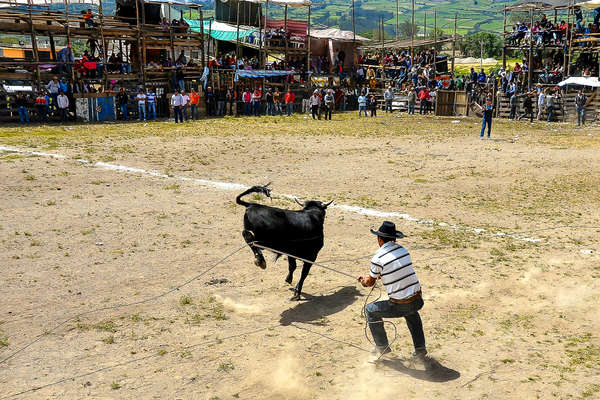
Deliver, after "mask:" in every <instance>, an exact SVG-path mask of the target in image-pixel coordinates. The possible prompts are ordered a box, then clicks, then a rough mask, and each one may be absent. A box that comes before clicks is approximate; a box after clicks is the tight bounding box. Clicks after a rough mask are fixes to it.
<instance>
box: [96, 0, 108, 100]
mask: <svg viewBox="0 0 600 400" xmlns="http://www.w3.org/2000/svg"><path fill="white" fill-rule="evenodd" d="M98 18H99V20H100V41H101V42H102V57H103V58H104V68H103V70H102V75H103V76H102V77H103V78H104V89H106V88H107V87H108V69H107V68H106V66H107V63H108V58H107V54H106V41H105V40H104V26H103V25H104V13H103V11H102V0H99V1H98Z"/></svg>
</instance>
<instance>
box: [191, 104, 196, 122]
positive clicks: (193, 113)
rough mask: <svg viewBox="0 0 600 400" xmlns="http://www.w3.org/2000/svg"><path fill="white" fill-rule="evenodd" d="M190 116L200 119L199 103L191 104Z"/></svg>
mask: <svg viewBox="0 0 600 400" xmlns="http://www.w3.org/2000/svg"><path fill="white" fill-rule="evenodd" d="M190 110H191V112H190V118H191V119H193V120H197V119H198V105H197V104H190Z"/></svg>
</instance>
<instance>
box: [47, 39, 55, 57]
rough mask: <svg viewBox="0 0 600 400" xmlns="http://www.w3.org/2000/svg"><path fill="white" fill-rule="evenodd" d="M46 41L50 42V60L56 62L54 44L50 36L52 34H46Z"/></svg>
mask: <svg viewBox="0 0 600 400" xmlns="http://www.w3.org/2000/svg"><path fill="white" fill-rule="evenodd" d="M48 40H50V59H51V60H53V61H56V46H55V44H54V36H52V32H48Z"/></svg>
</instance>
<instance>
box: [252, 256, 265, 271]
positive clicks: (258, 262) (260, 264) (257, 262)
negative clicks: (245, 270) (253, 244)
mask: <svg viewBox="0 0 600 400" xmlns="http://www.w3.org/2000/svg"><path fill="white" fill-rule="evenodd" d="M254 265H256V266H257V267H260V268H261V269H267V262H266V261H265V259H264V258H263V259H261V260H259V259H258V258H256V259H254Z"/></svg>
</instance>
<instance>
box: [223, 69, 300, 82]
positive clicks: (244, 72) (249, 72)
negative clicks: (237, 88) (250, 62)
mask: <svg viewBox="0 0 600 400" xmlns="http://www.w3.org/2000/svg"><path fill="white" fill-rule="evenodd" d="M293 73H294V71H276V70H266V69H239V70H238V71H237V72H236V73H235V81H236V82H237V81H239V80H240V78H250V79H259V78H273V77H277V76H288V75H292V74H293Z"/></svg>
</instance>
